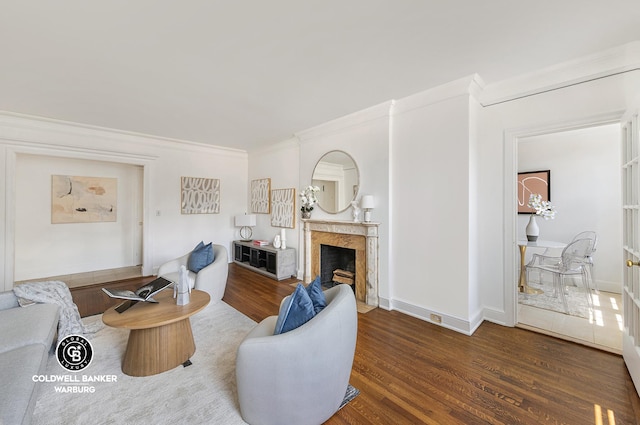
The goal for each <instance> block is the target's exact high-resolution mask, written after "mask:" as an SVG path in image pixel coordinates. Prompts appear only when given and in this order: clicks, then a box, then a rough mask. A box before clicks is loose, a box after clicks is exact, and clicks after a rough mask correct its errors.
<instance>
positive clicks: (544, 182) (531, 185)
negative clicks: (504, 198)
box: [517, 170, 551, 214]
mask: <svg viewBox="0 0 640 425" xmlns="http://www.w3.org/2000/svg"><path fill="white" fill-rule="evenodd" d="M517 190H518V214H532V213H535V212H536V210H534V209H533V208H529V207H528V206H527V204H528V203H529V196H531V194H538V193H539V194H540V195H542V200H543V201H550V200H551V170H542V171H529V172H526V173H518V184H517Z"/></svg>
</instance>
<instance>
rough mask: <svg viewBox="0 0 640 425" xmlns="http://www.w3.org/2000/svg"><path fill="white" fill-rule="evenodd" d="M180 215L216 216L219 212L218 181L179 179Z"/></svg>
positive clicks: (190, 178)
mask: <svg viewBox="0 0 640 425" xmlns="http://www.w3.org/2000/svg"><path fill="white" fill-rule="evenodd" d="M180 182H181V202H180V204H181V212H182V214H218V213H219V212H220V180H219V179H206V178H201V177H181V179H180Z"/></svg>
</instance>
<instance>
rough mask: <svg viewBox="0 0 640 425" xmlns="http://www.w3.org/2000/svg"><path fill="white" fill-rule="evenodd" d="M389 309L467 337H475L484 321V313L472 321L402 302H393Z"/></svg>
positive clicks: (477, 315) (480, 313)
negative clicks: (474, 334)
mask: <svg viewBox="0 0 640 425" xmlns="http://www.w3.org/2000/svg"><path fill="white" fill-rule="evenodd" d="M389 307H390V308H389V309H390V310H396V311H399V312H401V313H404V314H406V315H409V316H412V317H415V318H417V319H421V320H424V321H426V322H429V323H433V324H434V325H438V326H442V327H443V328H447V329H451V330H452V331H456V332H460V333H462V334H465V335H473V333H474V332H475V330H476V329H477V328H478V327H479V326H480V325H481V324H482V321H483V318H482V312H479V313H478V314H476V315H475V317H473V318H472V319H471V320H464V319H460V318H458V317H454V316H449V315H446V314H442V313H441V312H437V311H434V310H429V309H427V308H424V307H420V306H417V305H414V304H410V303H407V302H404V301H400V300H391V302H390V303H389Z"/></svg>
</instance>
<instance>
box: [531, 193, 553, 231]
mask: <svg viewBox="0 0 640 425" xmlns="http://www.w3.org/2000/svg"><path fill="white" fill-rule="evenodd" d="M527 206H528V207H529V208H532V209H534V210H535V214H531V216H530V217H529V224H527V228H526V229H525V233H526V235H527V240H528V241H530V242H535V241H537V240H538V236H539V235H540V228H539V227H538V223H537V222H536V215H540V216H542V218H544V219H545V220H553V219H554V218H555V217H556V210H555V207H554V206H553V205H551V202H549V201H543V200H542V195H540V194H536V193H532V194H531V195H530V196H529V203H528V204H527Z"/></svg>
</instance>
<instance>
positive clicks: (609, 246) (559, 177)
mask: <svg viewBox="0 0 640 425" xmlns="http://www.w3.org/2000/svg"><path fill="white" fill-rule="evenodd" d="M517 152H518V155H517V157H518V167H517V171H518V172H527V171H538V170H551V173H550V175H551V178H550V182H549V183H550V193H551V197H550V200H551V203H552V204H553V205H554V206H555V207H556V210H557V214H556V217H555V219H554V220H548V221H544V220H538V224H539V227H540V239H544V240H549V241H557V242H563V243H568V242H569V241H571V240H572V238H573V237H574V236H575V235H576V234H578V233H580V232H582V231H586V230H591V231H595V232H596V233H597V234H598V246H597V251H596V253H595V255H594V274H593V276H594V281H595V283H596V286H597V287H598V288H599V290H600V291H599V293H596V294H593V299H594V308H593V311H590V312H589V314H588V317H584V314H582V317H581V316H580V315H579V314H574V315H568V314H565V313H563V312H561V311H554V310H557V309H555V308H554V307H553V306H551V307H550V306H549V305H548V304H545V303H544V302H542V301H540V300H537V299H536V297H539V298H540V299H542V296H537V295H526V294H518V306H517V310H518V314H517V324H518V326H520V327H526V328H528V329H532V330H534V331H538V332H542V333H547V334H552V335H555V336H558V337H561V338H564V339H569V340H572V341H576V342H579V343H583V344H586V345H591V346H595V347H598V348H601V349H605V350H608V351H612V352H616V353H620V352H621V350H622V333H621V332H622V311H621V308H622V302H621V299H620V293H621V290H622V270H621V268H620V252H619V251H620V250H619V247H620V246H621V245H622V231H621V229H622V224H621V216H620V213H619V211H620V208H621V202H622V201H621V199H622V198H621V179H620V167H619V162H620V125H619V124H618V123H614V124H607V125H598V126H591V127H585V128H580V129H572V130H567V131H559V132H553V133H545V134H541V135H535V136H527V137H521V138H518V146H517ZM528 218H529V216H528V215H524V214H521V215H519V216H518V217H517V221H516V231H517V239H518V240H522V239H526V236H525V234H524V232H525V227H526V225H527V221H528ZM560 253H561V250H547V251H546V252H545V250H544V249H542V248H527V252H526V256H525V263H528V262H529V260H530V259H531V256H532V255H533V254H545V255H551V256H559V255H560ZM546 278H547V279H550V277H549V276H547V277H546ZM543 279H544V276H543ZM584 295H586V294H584ZM551 304H552V303H551ZM558 305H559V304H558Z"/></svg>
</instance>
